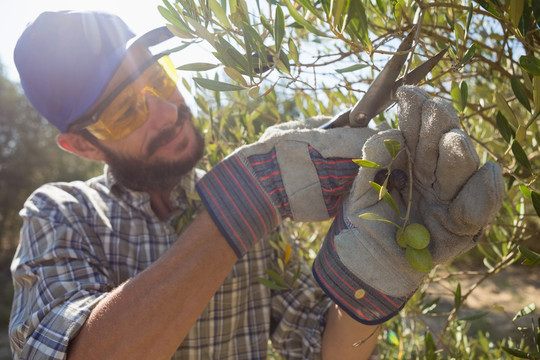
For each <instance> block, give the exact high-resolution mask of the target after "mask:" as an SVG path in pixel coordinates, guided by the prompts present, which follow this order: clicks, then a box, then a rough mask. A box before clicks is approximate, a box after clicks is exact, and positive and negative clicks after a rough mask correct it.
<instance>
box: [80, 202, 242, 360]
mask: <svg viewBox="0 0 540 360" xmlns="http://www.w3.org/2000/svg"><path fill="white" fill-rule="evenodd" d="M236 260H237V257H236V255H235V254H234V252H233V250H232V249H231V247H230V246H229V245H228V244H227V242H226V241H225V239H223V237H222V236H221V233H220V232H219V231H218V229H217V228H216V226H215V225H214V223H213V222H212V220H211V219H210V217H209V216H208V214H207V213H206V212H203V213H201V214H200V215H199V216H198V217H197V218H196V220H195V221H194V222H193V224H192V225H191V226H190V227H189V228H188V229H186V231H185V232H184V233H183V234H182V236H181V237H180V238H179V239H178V241H177V242H176V243H175V244H174V245H173V246H172V247H171V248H170V249H169V251H168V252H167V253H166V254H164V255H163V256H162V257H161V258H160V259H159V260H158V261H156V262H155V263H154V264H153V265H152V266H150V267H149V268H148V269H146V270H145V271H143V272H141V273H140V274H139V275H137V276H136V277H134V278H133V279H131V280H129V281H127V282H126V283H124V284H122V285H121V286H119V287H118V288H117V289H115V290H114V291H112V292H111V293H110V294H109V295H108V296H106V297H105V298H104V299H103V300H102V301H100V303H99V304H98V305H97V306H96V307H95V308H94V310H93V311H92V313H91V314H90V316H89V318H88V320H87V321H86V323H85V325H84V326H83V327H82V329H81V331H80V333H79V334H78V335H77V337H76V338H75V339H74V340H73V341H72V343H71V344H70V352H69V358H70V359H94V358H95V359H109V358H110V359H121V358H126V359H128V358H129V359H138V358H140V359H150V358H151V359H169V358H170V357H171V356H172V354H173V353H174V352H175V350H176V349H177V348H178V346H179V345H180V344H181V343H182V341H183V339H184V338H185V336H186V335H187V333H188V332H189V330H190V329H191V327H192V326H193V324H194V323H195V322H196V320H197V319H198V317H199V315H200V314H201V313H202V311H203V310H204V309H205V307H206V305H207V304H208V302H209V301H210V299H211V298H212V296H213V295H214V293H215V292H216V290H217V289H218V288H219V286H220V285H221V283H222V282H223V280H224V279H225V277H226V276H227V274H228V273H229V271H230V270H231V268H232V267H233V265H234V263H235V262H236ZM104 334H107V336H104Z"/></svg>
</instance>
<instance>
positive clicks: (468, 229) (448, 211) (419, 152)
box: [313, 87, 504, 324]
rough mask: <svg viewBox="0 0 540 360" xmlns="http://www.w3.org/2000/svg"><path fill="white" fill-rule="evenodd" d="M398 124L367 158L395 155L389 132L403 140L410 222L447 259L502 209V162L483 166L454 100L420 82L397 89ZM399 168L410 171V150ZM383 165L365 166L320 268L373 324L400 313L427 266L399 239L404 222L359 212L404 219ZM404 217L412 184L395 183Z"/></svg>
mask: <svg viewBox="0 0 540 360" xmlns="http://www.w3.org/2000/svg"><path fill="white" fill-rule="evenodd" d="M397 97H398V104H399V108H398V122H399V130H397V129H393V130H387V131H381V132H380V133H378V134H376V135H374V136H373V137H371V138H370V139H369V140H368V141H367V142H366V144H365V146H364V150H363V156H362V158H363V159H365V160H370V161H372V162H375V163H377V164H379V165H381V166H388V164H389V163H390V162H391V156H390V153H389V152H388V151H387V150H386V147H385V145H384V140H386V139H392V140H395V141H398V142H399V143H400V144H401V147H402V148H403V149H404V147H406V148H407V149H408V151H409V153H410V161H411V165H412V169H413V170H412V175H413V178H412V179H409V180H408V181H409V182H410V181H412V185H413V186H412V199H411V201H412V202H411V210H410V222H411V223H420V224H422V225H424V226H425V227H426V228H427V229H428V230H429V233H430V235H431V241H430V243H429V246H428V248H427V249H428V250H429V252H430V253H431V256H432V260H433V261H432V264H433V265H436V264H441V263H444V262H447V261H449V260H451V259H453V258H455V257H456V256H458V255H460V254H462V253H464V252H465V251H467V250H469V249H471V248H472V247H473V246H475V244H476V241H477V237H478V236H479V235H480V234H481V231H482V230H483V228H484V227H485V226H486V225H487V224H488V223H489V222H490V221H491V220H492V219H493V218H494V217H495V215H496V213H497V212H498V210H499V208H500V206H501V204H502V200H503V196H504V185H503V179H502V175H501V170H500V168H499V166H498V165H497V164H495V163H491V162H488V163H487V164H485V165H484V166H482V167H481V168H480V169H478V163H479V160H478V156H477V154H476V151H475V150H474V147H473V144H472V142H471V140H470V138H469V137H468V136H467V134H465V133H464V132H463V131H461V130H460V129H459V121H458V118H457V116H456V114H455V112H454V110H453V108H452V106H451V105H450V104H448V103H446V102H444V101H440V100H429V99H428V96H427V94H426V93H425V92H423V91H422V90H420V89H419V88H417V87H402V88H400V89H399V90H398V93H397ZM391 169H392V170H394V169H401V170H402V171H404V172H405V173H407V174H409V170H408V169H409V159H408V155H407V153H406V151H402V152H401V153H400V155H399V156H398V157H397V158H396V159H395V161H394V162H393V163H392V167H391ZM378 171H380V169H377V168H366V167H363V168H360V169H359V174H358V176H357V177H356V180H355V182H354V185H353V188H352V189H351V196H350V198H349V199H348V200H347V201H346V203H345V205H344V207H343V209H342V210H341V211H340V213H339V214H338V215H337V216H336V220H335V221H334V223H333V225H332V227H331V228H330V230H329V232H328V234H327V236H326V238H325V241H324V244H323V246H322V249H321V251H320V252H319V254H318V255H317V258H316V259H315V262H314V265H313V273H314V275H315V277H316V279H317V280H318V282H319V284H320V286H321V287H322V288H323V289H324V290H325V292H326V293H327V294H328V295H329V296H330V297H331V298H332V299H333V300H334V301H335V302H336V303H337V304H338V305H339V306H340V307H341V308H342V309H344V310H345V311H346V312H347V313H348V314H349V315H351V316H352V317H353V318H355V319H356V320H358V321H359V322H362V323H366V324H377V323H382V322H385V321H387V320H388V319H390V318H391V317H393V316H395V315H396V314H397V313H398V311H399V310H400V309H401V308H402V307H403V306H404V305H405V303H406V302H407V301H408V300H409V298H410V297H411V296H412V295H413V294H414V292H415V291H416V289H417V288H418V286H419V285H420V284H421V282H422V280H423V278H424V276H425V275H426V273H425V272H419V271H416V270H414V269H413V268H412V267H411V266H410V264H409V263H408V261H407V259H406V255H405V253H406V250H405V249H404V248H402V247H401V246H400V245H398V243H397V241H396V232H397V230H398V228H397V227H396V226H394V225H392V224H390V223H387V222H383V221H374V220H367V219H363V218H359V215H361V214H364V213H374V214H377V215H379V216H380V217H382V218H384V219H387V220H390V221H392V222H394V223H396V224H398V225H400V226H401V225H403V223H404V220H403V219H402V218H400V216H398V215H397V213H396V212H395V211H394V210H392V209H391V207H390V206H389V204H388V203H387V202H386V201H385V200H380V201H379V194H378V192H377V191H375V190H374V189H373V187H372V186H371V184H370V183H369V181H373V180H374V177H375V174H376V173H377V172H378ZM390 194H391V195H392V198H393V199H394V200H395V202H396V205H397V207H398V208H399V209H400V213H401V217H404V216H405V214H406V208H407V205H408V203H409V197H410V196H409V185H408V184H407V185H406V186H405V187H404V188H403V189H398V188H395V189H393V190H391V191H390Z"/></svg>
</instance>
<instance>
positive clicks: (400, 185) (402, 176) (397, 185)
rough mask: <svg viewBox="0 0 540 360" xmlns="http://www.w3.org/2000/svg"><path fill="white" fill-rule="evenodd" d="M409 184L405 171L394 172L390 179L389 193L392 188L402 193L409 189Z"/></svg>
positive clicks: (397, 170)
mask: <svg viewBox="0 0 540 360" xmlns="http://www.w3.org/2000/svg"><path fill="white" fill-rule="evenodd" d="M408 182H409V177H408V176H407V173H406V172H405V171H403V170H400V169H395V170H392V173H391V174H390V178H389V179H388V191H390V186H392V188H394V189H397V190H398V191H402V190H404V189H405V188H406V187H407V183H408Z"/></svg>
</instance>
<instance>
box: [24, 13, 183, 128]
mask: <svg viewBox="0 0 540 360" xmlns="http://www.w3.org/2000/svg"><path fill="white" fill-rule="evenodd" d="M172 36H173V35H172V33H171V32H170V31H169V30H168V29H167V28H166V27H161V28H158V29H154V30H152V31H150V32H148V33H146V34H144V35H142V36H140V37H136V36H135V33H134V32H133V31H131V30H130V29H129V27H128V26H127V25H126V24H125V23H124V21H123V20H121V19H120V18H119V17H118V16H116V15H113V14H108V13H104V12H79V11H59V12H45V13H42V14H41V15H39V16H38V17H37V18H36V19H35V20H34V21H33V22H32V23H30V24H29V25H28V26H27V28H26V29H25V30H24V32H23V34H22V35H21V37H20V38H19V40H18V42H17V45H16V46H15V51H14V60H15V66H16V67H17V70H18V72H19V77H20V79H21V85H22V88H23V90H24V92H25V94H26V96H27V98H28V100H29V101H30V103H32V105H33V106H34V107H35V108H36V110H37V111H38V112H39V113H40V114H41V115H42V116H43V117H45V118H46V119H47V120H48V121H49V122H50V123H51V124H53V125H54V126H56V127H57V128H58V129H59V130H60V131H61V132H66V131H67V130H68V128H69V126H70V125H71V124H72V123H74V122H77V120H79V119H81V118H82V117H83V116H84V115H86V114H87V113H88V112H89V111H90V110H91V109H92V108H94V107H95V106H96V105H97V104H96V102H97V101H98V99H99V98H100V96H101V95H102V94H103V92H104V91H105V89H106V87H107V85H108V83H109V81H110V80H111V79H112V77H113V75H114V74H115V72H116V70H117V69H118V67H119V66H120V64H121V62H122V61H123V60H124V58H125V57H126V56H127V55H128V53H129V51H130V49H131V48H134V47H135V46H138V45H143V46H145V47H150V46H154V45H156V44H158V43H161V42H163V41H165V40H167V39H169V38H171V37H172Z"/></svg>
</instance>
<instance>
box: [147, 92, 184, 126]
mask: <svg viewBox="0 0 540 360" xmlns="http://www.w3.org/2000/svg"><path fill="white" fill-rule="evenodd" d="M146 107H147V109H148V121H147V122H148V123H149V124H150V126H151V127H153V128H156V129H157V130H160V129H163V128H164V127H167V126H170V125H172V124H174V123H176V120H177V117H178V109H177V105H176V104H175V103H174V102H172V101H170V100H169V99H163V98H161V97H159V96H157V95H156V94H151V93H147V94H146Z"/></svg>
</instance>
